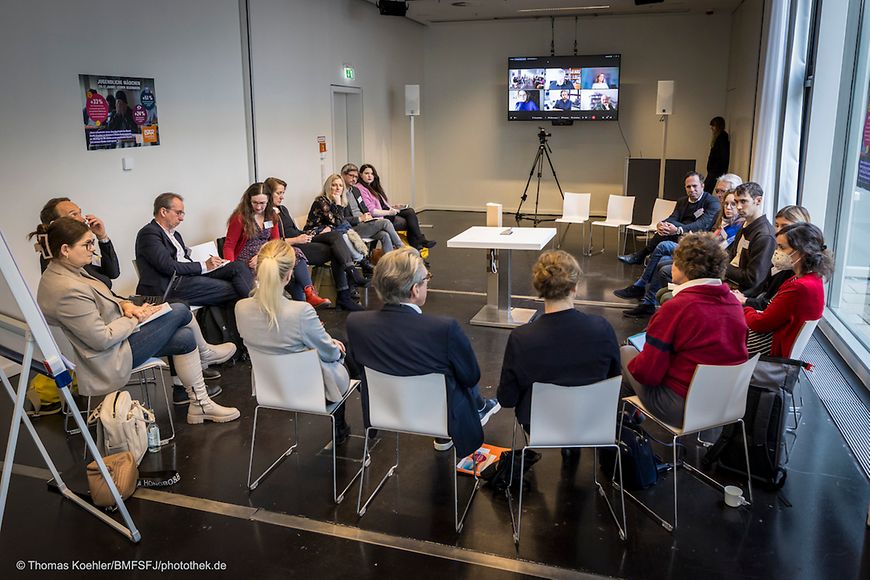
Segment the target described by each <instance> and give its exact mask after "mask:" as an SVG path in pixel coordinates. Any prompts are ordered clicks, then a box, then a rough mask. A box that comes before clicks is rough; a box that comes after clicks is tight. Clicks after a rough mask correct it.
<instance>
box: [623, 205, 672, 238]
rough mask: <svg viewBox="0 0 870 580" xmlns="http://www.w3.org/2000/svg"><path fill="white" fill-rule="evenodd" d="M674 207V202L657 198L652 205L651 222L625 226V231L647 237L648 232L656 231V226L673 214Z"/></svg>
mask: <svg viewBox="0 0 870 580" xmlns="http://www.w3.org/2000/svg"><path fill="white" fill-rule="evenodd" d="M675 207H677V202H676V201H672V200H670V199H662V198H657V199H656V201H655V204H653V210H652V217H651V218H650V220H651V221H650V223H649V224H645V225H640V224H631V225H629V226H626V228H625V229H626V230H631V231H633V232H638V233H640V234H644V235H649V233H650V232H654V231H656V225H658V223H659V222H661V221H664V220H665V219H667V218H668V216H670V215H671V214H672V213H673V212H674V208H675ZM627 234H628V232H627V231H626V235H627ZM634 239H635V240H636V239H637V236H635V238H634Z"/></svg>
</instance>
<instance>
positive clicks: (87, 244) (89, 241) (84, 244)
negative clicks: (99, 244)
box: [79, 240, 95, 250]
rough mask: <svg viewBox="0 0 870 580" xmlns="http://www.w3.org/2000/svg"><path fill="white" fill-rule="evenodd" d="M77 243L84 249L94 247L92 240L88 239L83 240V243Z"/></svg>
mask: <svg viewBox="0 0 870 580" xmlns="http://www.w3.org/2000/svg"><path fill="white" fill-rule="evenodd" d="M79 245H80V246H84V247H85V249H86V250H93V249H94V247H95V246H94V240H88V241H87V242H84V243H83V244H79Z"/></svg>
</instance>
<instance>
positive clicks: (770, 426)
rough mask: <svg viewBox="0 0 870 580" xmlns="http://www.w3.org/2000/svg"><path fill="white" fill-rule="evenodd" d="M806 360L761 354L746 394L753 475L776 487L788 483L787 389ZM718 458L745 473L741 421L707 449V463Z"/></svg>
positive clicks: (730, 468)
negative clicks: (786, 444)
mask: <svg viewBox="0 0 870 580" xmlns="http://www.w3.org/2000/svg"><path fill="white" fill-rule="evenodd" d="M802 366H806V364H805V363H803V362H801V361H797V360H790V359H782V358H776V357H761V359H760V360H759V362H758V366H757V367H756V369H755V372H754V373H753V374H752V379H751V380H750V382H749V392H748V393H747V395H746V414H745V415H744V416H743V422H744V424H745V426H746V438H747V444H748V445H747V446H748V448H749V469H750V470H751V472H752V479H754V480H756V481H759V482H761V483H762V484H764V485H765V486H766V487H768V488H770V489H773V490H777V489H780V488H781V487H782V486H783V485H785V480H786V476H787V475H788V473H787V472H786V468H785V461H784V454H783V453H782V450H783V446H784V445H785V441H784V437H785V416H786V410H785V396H784V394H785V392H786V391H788V392H791V391H792V390H793V389H794V386H795V384H796V383H797V379H798V377H799V374H800V368H801V367H802ZM716 462H718V465H719V467H721V468H722V469H725V470H726V471H731V472H733V473H738V474H741V475H743V476H745V475H746V459H745V456H744V453H743V434H742V432H741V430H740V425H739V424H736V423H735V424H732V425H728V426H726V427H725V428H724V429H723V430H722V435H721V436H720V437H719V439H718V440H717V441H716V443H715V444H714V445H713V446H712V447H710V449H709V450H707V453H706V455H705V456H704V465H705V466H707V467H709V466H712V465H713V464H714V463H716Z"/></svg>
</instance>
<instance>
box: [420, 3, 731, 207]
mask: <svg viewBox="0 0 870 580" xmlns="http://www.w3.org/2000/svg"><path fill="white" fill-rule="evenodd" d="M730 25H731V20H730V15H713V16H706V15H697V16H692V15H661V16H652V15H650V16H643V17H640V16H637V17H635V16H632V17H598V18H581V19H580V23H579V31H580V32H579V52H580V53H582V54H598V53H610V52H619V53H621V54H622V73H621V78H622V82H621V86H620V89H621V91H620V98H619V106H620V123H621V125H622V130H623V131H624V132H625V137H626V139H627V140H628V144H629V146H630V147H631V152H632V155H634V156H635V157H640V156H645V157H659V156H660V154H661V142H662V128H661V124H660V123H659V122H658V117H657V116H656V115H655V100H656V81H658V80H660V79H661V80H664V79H673V80H674V81H676V90H675V99H674V111H675V112H674V114H673V115H672V116H671V119H670V123H669V138H668V157H671V158H689V159H697V166H698V168H699V170H700V171H701V172H703V171H704V169H705V168H706V163H707V154H708V153H709V149H710V129H709V121H710V119H711V118H712V117H714V116H716V115H724V114H725V105H726V98H725V89H726V81H727V78H728V76H727V75H728V56H729V46H728V45H729V36H728V34H727V31H728V30H729V29H730ZM723 31H726V32H725V33H723ZM573 41H574V20H573V19H567V18H566V19H558V20H557V21H556V54H571V52H572V47H573ZM549 47H550V20H549V19H544V18H542V19H538V20H512V21H490V22H468V23H450V24H436V25H433V26H431V27H430V29H429V30H428V32H427V34H426V54H425V77H424V78H425V80H424V83H423V87H422V92H423V95H422V103H421V110H422V112H423V114H422V117H421V126H425V130H424V134H425V137H424V144H425V148H426V163H427V176H426V177H423V178H422V179H423V180H424V184H425V194H424V198H423V199H424V200H425V206H426V207H431V208H456V209H480V208H481V207H482V206H483V205H484V204H485V203H486V202H488V201H495V202H501V203H503V204H504V206H505V209H506V210H508V211H509V210H513V209H515V208H516V205H517V203H518V200H519V197H520V194H521V193H522V189H523V186H524V185H525V181H526V179H527V178H528V172H529V169H530V167H531V164H532V159H533V157H534V154H535V152H536V147H537V144H538V141H537V138H536V132H537V127H538V124H537V123H534V122H508V121H507V120H506V119H507V112H506V102H505V101H506V95H505V91H506V75H507V59H508V57H509V56H518V55H519V56H522V55H546V54H549ZM547 129H548V130H549V131H551V132H552V133H553V137H552V139H551V145H552V148H553V162H554V164H555V167H556V171H557V173H558V176H559V180H560V182H561V184H562V188H563V190H565V191H575V192H577V191H580V192H591V193H592V194H593V200H592V210H593V212H599V213H603V212H604V211H605V209H606V204H607V195H608V194H611V193H620V194H621V193H622V188H623V177H624V167H625V157H626V156H627V154H628V152H627V150H626V148H625V145H624V144H623V141H622V137H621V136H620V134H619V127H618V126H617V124H616V123H614V122H602V123H592V122H586V123H575V124H574V126H572V127H550V126H549V125H547ZM418 205H421V204H418ZM541 207H542V209H545V210H549V211H552V212H556V211H559V212H560V211H561V200H560V198H559V194H558V191H557V190H556V188H555V184H554V183H553V181H552V179H551V178H548V179H547V181H546V183H545V187H544V188H542V194H541Z"/></svg>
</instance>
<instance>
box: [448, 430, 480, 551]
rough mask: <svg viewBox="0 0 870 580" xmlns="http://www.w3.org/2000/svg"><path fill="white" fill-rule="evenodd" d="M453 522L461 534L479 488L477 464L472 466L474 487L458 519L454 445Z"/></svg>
mask: <svg viewBox="0 0 870 580" xmlns="http://www.w3.org/2000/svg"><path fill="white" fill-rule="evenodd" d="M452 465H453V466H454V467H453V469H452V471H453V520H454V523H455V525H456V533H457V534H459V533H461V532H462V526H464V525H465V516H467V515H468V510H469V509H471V502H472V501H474V495H475V494H476V493H477V490H478V488H479V487H480V478H479V477H478V475H477V464H476V463H475V464H474V487H473V488H472V489H471V496H470V497H469V498H468V503H466V504H465V509H464V510H463V511H462V517H461V518H460V517H459V474H457V472H456V471H457V470H456V468H455V465H456V445H454V446H453V464H452Z"/></svg>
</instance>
